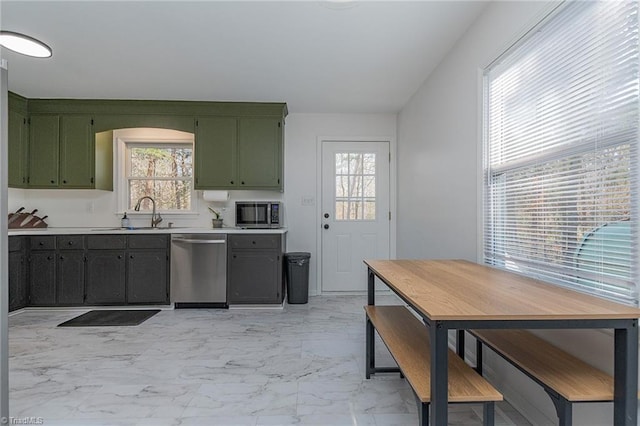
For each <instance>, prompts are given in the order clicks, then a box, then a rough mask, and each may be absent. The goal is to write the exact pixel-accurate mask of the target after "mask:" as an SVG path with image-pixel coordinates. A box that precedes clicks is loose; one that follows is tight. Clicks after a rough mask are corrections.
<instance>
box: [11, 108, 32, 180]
mask: <svg viewBox="0 0 640 426" xmlns="http://www.w3.org/2000/svg"><path fill="white" fill-rule="evenodd" d="M8 130H9V152H8V155H9V167H8V173H9V187H11V188H24V187H26V186H27V162H28V158H27V155H28V153H29V151H28V147H29V126H28V124H27V116H26V115H24V114H22V113H21V112H19V111H9V128H8Z"/></svg>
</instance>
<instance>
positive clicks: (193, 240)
mask: <svg viewBox="0 0 640 426" xmlns="http://www.w3.org/2000/svg"><path fill="white" fill-rule="evenodd" d="M171 241H173V242H177V243H191V244H226V243H227V241H226V240H199V239H196V238H174V239H172V240H171Z"/></svg>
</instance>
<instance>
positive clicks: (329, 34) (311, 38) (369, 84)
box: [0, 0, 486, 113]
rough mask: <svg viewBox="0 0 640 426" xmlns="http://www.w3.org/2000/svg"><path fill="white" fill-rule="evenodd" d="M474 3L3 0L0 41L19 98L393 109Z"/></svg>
mask: <svg viewBox="0 0 640 426" xmlns="http://www.w3.org/2000/svg"><path fill="white" fill-rule="evenodd" d="M485 5H486V3H485V2H481V1H446V0H445V1H414V2H405V1H380V2H374V1H360V2H355V3H352V4H350V5H348V6H346V7H344V6H340V5H336V4H335V3H329V2H326V1H286V2H275V1H258V2H247V1H228V2H222V1H196V2H187V1H142V2H131V1H125V2H113V1H95V2H91V1H68V2H60V1H8V0H2V1H1V2H0V24H1V28H2V29H3V30H9V31H16V32H21V33H25V34H28V35H30V36H32V37H35V38H38V39H40V40H42V41H44V42H45V43H47V44H49V45H50V46H51V47H52V48H53V57H52V58H50V59H34V58H27V57H23V56H20V55H18V54H15V53H13V52H11V51H8V50H6V49H4V50H3V51H2V57H3V58H5V59H7V60H8V61H9V90H11V91H14V92H16V93H18V94H20V95H23V96H26V97H29V98H85V99H90V98H98V99H168V100H207V101H262V102H287V104H288V106H289V111H290V112H325V113H369V112H397V111H399V110H400V109H401V108H402V106H403V105H404V104H405V103H406V102H407V101H408V99H409V98H410V97H411V95H412V94H413V93H414V92H415V91H416V90H417V88H418V87H419V86H420V85H421V84H422V82H423V81H424V79H425V78H426V77H427V75H428V74H429V72H430V71H431V70H433V68H434V67H435V66H436V65H437V64H438V62H439V61H440V60H441V59H442V57H443V55H444V54H445V53H446V52H447V51H448V50H449V49H450V48H451V47H452V46H453V45H454V44H455V42H456V40H457V39H458V38H459V37H460V36H461V35H462V34H463V33H464V31H465V30H466V29H467V27H468V26H469V25H470V24H471V22H472V21H473V20H474V19H475V18H476V17H477V16H478V14H479V13H480V12H481V11H482V9H483V8H484V6H485Z"/></svg>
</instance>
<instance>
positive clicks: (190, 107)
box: [23, 98, 288, 117]
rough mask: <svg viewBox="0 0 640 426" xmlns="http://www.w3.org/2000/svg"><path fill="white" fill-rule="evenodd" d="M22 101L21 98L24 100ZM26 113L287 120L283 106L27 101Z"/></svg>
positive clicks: (217, 103)
mask: <svg viewBox="0 0 640 426" xmlns="http://www.w3.org/2000/svg"><path fill="white" fill-rule="evenodd" d="M23 99H24V98H23ZM27 101H28V108H29V113H40V114H44V113H51V114H92V115H111V114H114V115H120V116H122V115H165V116H167V115H169V116H171V115H172V116H177V115H182V116H191V117H193V116H196V115H198V116H202V115H213V116H256V117H286V115H287V114H288V110H287V104H286V103H267V102H264V103H262V102H203V101H155V100H112V99H28V100H27Z"/></svg>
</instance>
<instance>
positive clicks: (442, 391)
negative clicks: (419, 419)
mask: <svg viewBox="0 0 640 426" xmlns="http://www.w3.org/2000/svg"><path fill="white" fill-rule="evenodd" d="M427 326H428V327H429V338H430V340H431V404H430V405H431V414H430V418H431V422H430V424H431V426H447V414H448V413H447V404H448V401H447V399H448V386H447V382H448V379H449V363H448V355H449V354H448V350H449V348H448V346H447V345H448V336H447V328H446V327H445V326H444V324H442V322H440V321H433V322H431V323H427Z"/></svg>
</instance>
